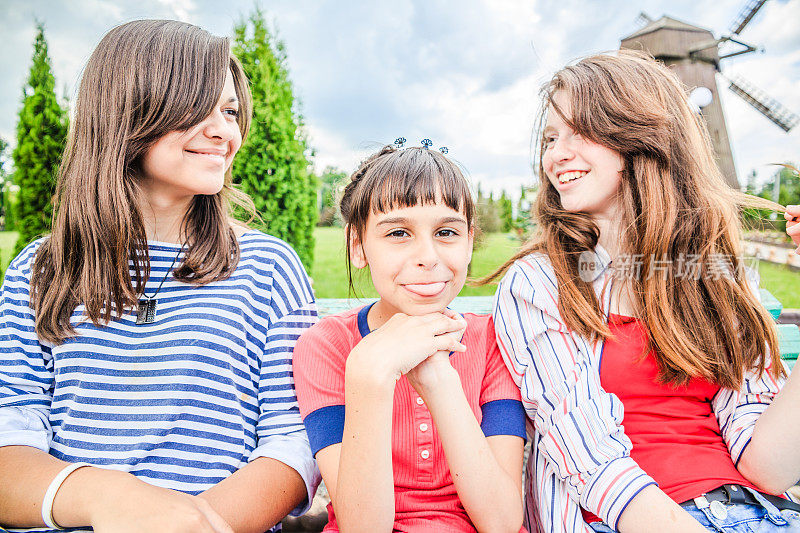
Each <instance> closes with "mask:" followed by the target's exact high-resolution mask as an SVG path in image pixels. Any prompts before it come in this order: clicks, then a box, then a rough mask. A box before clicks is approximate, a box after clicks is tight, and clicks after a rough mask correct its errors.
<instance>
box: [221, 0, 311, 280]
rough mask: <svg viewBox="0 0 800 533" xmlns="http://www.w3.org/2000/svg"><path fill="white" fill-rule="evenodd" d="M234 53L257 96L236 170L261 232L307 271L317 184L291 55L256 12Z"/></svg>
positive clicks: (239, 28)
mask: <svg viewBox="0 0 800 533" xmlns="http://www.w3.org/2000/svg"><path fill="white" fill-rule="evenodd" d="M233 51H234V53H235V54H236V56H237V57H238V58H239V60H240V61H241V62H242V66H243V67H244V71H245V73H246V74H247V78H248V79H249V80H250V90H251V91H252V93H253V121H252V123H251V126H250V134H249V136H248V138H247V142H246V143H245V144H244V146H242V148H241V150H240V152H239V155H238V156H237V159H236V163H235V164H234V169H233V178H234V183H236V184H237V185H238V187H239V188H240V189H241V190H242V191H244V192H246V193H247V194H249V195H250V196H251V197H252V198H253V201H254V202H255V205H256V210H257V211H258V212H259V214H260V215H261V217H262V218H263V221H264V224H263V227H262V228H261V229H263V230H264V231H266V232H268V233H269V234H271V235H274V236H276V237H279V238H281V239H284V240H286V241H287V242H288V243H289V244H291V245H292V246H293V247H294V249H295V250H296V251H297V254H298V255H299V256H300V260H301V261H302V262H303V264H304V265H305V267H306V269H309V270H310V269H311V264H312V262H313V258H314V233H313V232H314V226H315V225H316V222H317V184H316V181H317V180H316V176H315V175H314V173H313V172H311V169H310V164H309V161H308V155H309V154H310V150H309V149H308V145H307V143H306V137H305V133H304V130H303V118H302V116H301V115H300V113H299V111H298V110H297V102H296V100H295V97H294V94H293V89H292V83H291V81H289V75H288V72H287V67H286V50H285V47H284V45H283V43H282V42H281V41H280V40H279V39H277V38H275V36H274V35H273V34H272V32H271V31H270V29H269V28H268V26H267V22H266V20H265V17H264V13H263V11H261V9H260V8H256V9H255V10H254V11H253V13H251V14H250V16H249V17H248V18H247V19H244V20H242V21H241V22H240V23H238V24H237V25H236V26H235V27H234V46H233Z"/></svg>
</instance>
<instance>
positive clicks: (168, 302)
mask: <svg viewBox="0 0 800 533" xmlns="http://www.w3.org/2000/svg"><path fill="white" fill-rule="evenodd" d="M239 242H240V247H241V258H240V260H239V263H238V265H237V267H236V270H235V271H234V272H233V274H232V275H231V276H230V277H229V278H228V279H226V280H223V281H216V282H213V283H209V284H207V285H203V286H194V285H190V284H187V283H184V282H180V281H177V280H175V279H173V278H172V276H171V274H170V275H169V276H168V279H167V280H166V281H165V282H164V285H163V287H162V288H161V290H160V291H159V292H158V296H157V300H158V309H157V315H156V319H155V322H154V323H152V324H141V325H137V324H136V316H135V311H133V310H130V311H128V312H126V314H125V315H123V317H122V318H121V319H119V320H113V321H112V322H111V323H110V324H108V325H107V326H100V327H98V326H95V325H94V324H92V323H91V321H88V320H86V317H85V315H84V314H83V306H78V307H77V308H76V309H75V311H74V313H73V315H72V319H71V321H72V324H73V325H74V326H75V329H76V331H77V332H78V336H77V337H76V338H74V339H69V340H67V341H66V342H64V343H63V344H60V345H57V346H53V345H49V344H46V343H42V342H40V341H39V340H38V338H37V336H36V333H35V330H34V323H35V322H34V314H33V311H32V310H31V308H30V305H29V303H30V293H29V290H30V275H31V267H32V263H33V257H34V254H35V251H36V248H37V247H38V245H39V244H40V243H41V241H37V242H35V243H32V244H31V245H29V246H28V247H27V248H26V249H25V250H24V251H23V252H22V253H21V254H20V255H19V256H18V257H17V258H16V259H15V260H14V261H13V262H12V263H11V265H10V266H9V268H8V270H7V271H6V276H5V281H4V283H3V286H2V294H0V349H1V350H2V351H3V356H2V358H0V446H8V445H28V446H35V447H37V448H39V449H42V450H44V451H48V452H49V453H50V454H51V455H53V456H54V457H57V458H58V459H61V460H64V461H68V462H77V461H83V462H87V463H90V464H92V465H96V466H99V467H103V468H109V469H116V470H123V471H127V472H131V473H133V474H135V475H136V476H137V477H138V478H139V479H142V480H144V481H146V482H148V483H151V484H153V485H157V486H160V487H166V488H170V489H174V490H179V491H183V492H186V493H190V494H198V493H200V492H202V491H204V490H206V489H208V488H209V487H211V486H212V485H214V484H216V483H218V482H220V481H221V480H223V479H225V478H226V477H227V476H229V475H230V474H232V473H233V472H235V471H236V470H238V469H239V468H241V467H242V466H244V465H246V464H247V463H248V461H252V460H254V459H256V458H258V457H270V458H273V459H276V460H278V461H281V462H283V463H285V464H287V465H288V466H290V467H292V468H294V469H295V470H297V472H298V473H299V474H300V475H301V476H302V477H303V479H304V481H305V482H306V486H307V488H308V496H309V497H308V502H310V501H311V499H312V497H313V493H314V491H315V490H316V485H317V484H318V483H319V472H318V470H317V469H316V465H315V463H314V460H313V457H312V455H311V451H310V448H309V445H308V439H307V437H306V434H305V430H304V428H303V423H302V421H301V419H300V414H299V411H298V407H297V399H296V397H295V392H294V380H293V376H292V362H291V358H292V351H293V349H294V344H295V341H296V340H297V338H298V337H299V336H300V334H301V333H302V332H303V331H304V330H306V329H307V328H308V327H310V326H311V325H313V324H314V323H315V322H316V317H317V313H316V305H315V303H314V296H313V293H312V291H311V287H310V285H309V282H308V278H307V276H306V273H305V271H304V269H303V266H302V265H301V263H300V261H299V259H298V258H297V255H296V254H295V253H294V251H293V250H292V249H291V248H290V247H289V246H288V245H287V244H286V243H284V242H282V241H280V240H278V239H276V238H274V237H270V236H268V235H265V234H263V233H260V232H257V231H248V232H247V233H245V234H244V235H243V236H241V237H240V240H239ZM179 248H180V247H179V246H178V245H174V244H168V243H155V242H151V243H150V245H149V252H150V265H151V275H150V279H149V280H148V281H147V287H146V291H145V293H146V294H153V293H154V292H155V291H156V289H157V287H158V285H159V283H160V282H161V280H162V279H163V278H164V276H165V274H166V273H167V271H168V270H169V267H170V265H171V264H172V261H173V259H174V258H175V256H176V254H178V253H179ZM181 254H182V252H181ZM180 257H181V256H179V259H178V261H180ZM54 282H56V283H57V282H58V280H54ZM4 482H7V480H6V481H4ZM303 510H304V509H296V510H295V511H296V512H298V513H299V512H302V511H303ZM12 531H22V530H12ZM35 531H49V530H47V529H35Z"/></svg>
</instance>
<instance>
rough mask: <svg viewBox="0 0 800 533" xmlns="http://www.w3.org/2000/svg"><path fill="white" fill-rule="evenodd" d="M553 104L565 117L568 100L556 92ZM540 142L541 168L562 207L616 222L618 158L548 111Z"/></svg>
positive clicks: (618, 186) (617, 215)
mask: <svg viewBox="0 0 800 533" xmlns="http://www.w3.org/2000/svg"><path fill="white" fill-rule="evenodd" d="M553 100H554V101H555V103H556V105H557V106H558V107H559V109H560V110H561V111H562V112H563V113H565V114H567V116H569V113H570V108H571V106H570V102H569V99H568V96H567V95H566V94H565V93H564V92H563V91H559V92H557V93H556V94H555V95H554V97H553ZM543 142H544V151H543V153H542V167H543V168H544V172H545V174H546V175H547V179H548V180H549V181H550V183H552V184H553V187H555V188H556V190H557V191H558V194H559V196H560V197H561V205H562V207H563V208H564V209H566V210H567V211H575V212H578V211H580V212H583V213H588V214H590V215H592V216H593V217H596V218H605V219H607V220H614V219H616V218H618V217H619V202H618V199H617V198H618V197H617V195H618V192H619V189H620V184H621V183H622V169H623V160H622V156H620V154H619V153H617V152H615V151H614V150H611V149H610V148H606V147H605V146H603V145H601V144H597V143H596V142H593V141H590V140H589V139H586V138H584V137H582V136H581V135H580V134H578V133H577V132H575V131H574V130H573V129H572V128H571V127H570V126H569V124H567V123H566V122H565V121H564V119H563V118H562V117H561V116H560V115H559V114H558V113H557V112H556V111H555V109H553V108H552V107H550V109H548V111H547V123H546V125H545V129H544V139H543Z"/></svg>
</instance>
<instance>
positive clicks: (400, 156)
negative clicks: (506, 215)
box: [339, 145, 475, 293]
mask: <svg viewBox="0 0 800 533" xmlns="http://www.w3.org/2000/svg"><path fill="white" fill-rule="evenodd" d="M437 201H442V202H443V203H444V204H445V205H446V206H447V207H449V208H450V209H452V210H454V211H459V212H461V213H464V217H465V218H466V219H467V227H468V228H472V227H473V220H474V219H475V204H474V202H473V201H472V193H471V192H470V189H469V182H467V179H466V178H465V177H464V174H463V173H462V172H461V169H459V168H458V165H456V164H455V163H454V162H453V161H451V160H450V159H448V158H447V157H445V156H444V154H442V153H440V152H439V151H438V150H428V149H427V148H420V147H409V148H404V149H400V150H398V149H397V148H395V147H394V146H389V145H387V146H384V147H383V148H382V149H381V150H379V151H378V152H376V153H374V154H372V155H371V156H369V157H368V158H367V159H365V160H364V161H362V162H361V164H360V165H359V167H358V168H357V169H356V171H355V172H353V173H352V174H351V175H350V182H349V183H348V184H347V186H346V187H345V188H344V191H343V192H342V197H341V199H340V201H339V210H340V212H341V214H342V220H343V221H344V223H345V238H346V245H345V250H347V252H346V254H347V257H346V261H347V280H348V283H349V287H350V292H351V293H352V292H353V274H352V269H351V265H350V246H349V245H350V242H351V241H353V240H355V241H356V242H361V240H362V238H363V236H364V229H365V228H366V225H367V218H368V217H369V214H370V213H385V212H387V211H389V210H391V209H395V208H399V207H413V206H415V205H419V204H433V203H436V202H437Z"/></svg>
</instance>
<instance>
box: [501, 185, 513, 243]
mask: <svg viewBox="0 0 800 533" xmlns="http://www.w3.org/2000/svg"><path fill="white" fill-rule="evenodd" d="M497 210H498V211H499V214H500V225H501V231H503V232H506V233H507V232H509V231H511V230H512V229H514V202H512V201H511V198H509V197H508V195H507V194H506V191H505V190H504V191H503V192H502V193H500V199H499V200H498V201H497Z"/></svg>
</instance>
